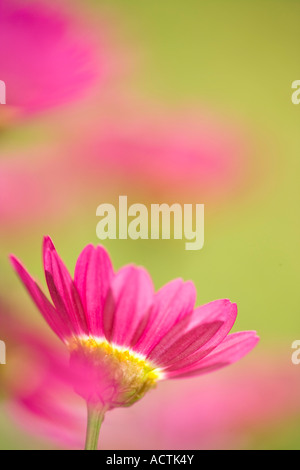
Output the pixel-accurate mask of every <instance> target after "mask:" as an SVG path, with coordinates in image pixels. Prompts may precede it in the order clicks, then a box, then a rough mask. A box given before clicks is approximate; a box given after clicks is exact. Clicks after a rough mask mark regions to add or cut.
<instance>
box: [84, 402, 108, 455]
mask: <svg viewBox="0 0 300 470" xmlns="http://www.w3.org/2000/svg"><path fill="white" fill-rule="evenodd" d="M87 410H88V422H87V430H86V441H85V450H97V448H98V441H99V433H100V428H101V424H102V423H103V420H104V415H105V411H106V410H105V408H104V407H102V406H100V405H95V404H93V403H88V404H87Z"/></svg>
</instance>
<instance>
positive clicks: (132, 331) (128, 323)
mask: <svg viewBox="0 0 300 470" xmlns="http://www.w3.org/2000/svg"><path fill="white" fill-rule="evenodd" d="M43 259H44V269H45V276H46V282H47V285H48V288H49V292H50V295H51V298H52V301H53V303H51V302H50V301H49V300H48V299H47V298H46V296H45V295H44V294H43V292H42V291H41V289H40V288H39V286H38V285H37V283H36V281H35V280H34V279H33V278H32V277H31V276H30V275H29V273H28V272H27V271H26V270H25V268H24V267H23V266H22V264H21V263H20V262H19V261H18V260H17V259H16V258H15V257H13V256H12V257H11V260H12V264H13V266H14V268H15V270H16V271H17V273H18V274H19V276H20V278H21V280H22V281H23V283H24V285H25V286H26V288H27V290H28V292H29V293H30V295H31V297H32V299H33V300H34V302H35V303H36V305H37V307H38V308H39V310H40V311H41V313H42V314H43V316H44V317H45V319H46V321H47V322H48V324H49V325H50V327H51V328H52V329H53V331H54V332H55V333H56V334H57V335H58V336H59V338H60V339H61V340H62V341H63V342H64V343H65V344H66V346H67V348H68V349H69V351H70V356H71V365H73V367H74V369H76V370H77V371H79V373H80V374H81V373H82V375H83V377H82V378H83V380H81V381H80V380H77V381H76V387H75V388H76V391H77V392H78V393H79V394H80V395H81V396H83V397H84V398H85V399H86V400H87V401H88V402H89V403H93V404H97V403H99V404H101V405H102V406H104V407H105V408H106V409H109V408H114V407H117V406H128V405H131V404H132V403H134V402H136V401H137V400H139V399H140V398H141V397H142V396H143V395H144V394H145V393H146V392H147V391H148V390H149V389H151V388H153V387H154V386H155V385H156V383H157V382H158V381H159V380H163V379H169V378H179V377H180V378H181V377H191V376H195V375H201V374H204V373H207V372H210V371H213V370H216V369H219V368H221V367H223V366H226V365H228V364H231V363H233V362H235V361H237V360H239V359H240V358H241V357H243V356H244V355H245V354H247V353H248V352H249V351H250V350H251V349H252V348H253V347H254V346H255V345H256V344H257V342H258V337H257V335H256V333H255V332H253V331H246V332H240V333H234V334H231V335H228V333H229V331H230V330H231V328H232V326H233V324H234V322H235V319H236V314H237V306H236V304H233V303H231V302H230V301H229V300H217V301H214V302H211V303H209V304H206V305H203V306H201V307H197V308H195V299H196V291H195V287H194V285H193V283H192V282H183V281H182V280H181V279H175V280H173V281H171V282H169V283H168V284H166V285H165V286H164V287H162V288H161V289H160V290H159V291H158V292H157V293H155V292H154V288H153V284H152V281H151V278H150V276H149V275H148V273H147V272H146V270H145V269H143V268H140V267H136V266H133V265H129V266H125V267H123V268H121V269H120V270H119V271H118V272H116V273H115V272H114V271H113V267H112V263H111V261H110V258H109V255H108V253H107V252H106V251H105V249H104V248H103V247H101V246H98V247H94V246H92V245H88V246H87V247H86V248H85V249H84V250H83V251H82V253H81V254H80V256H79V258H78V260H77V263H76V267H75V274H74V279H72V277H71V275H70V274H69V272H68V270H67V269H66V267H65V265H64V264H63V262H62V260H61V259H60V257H59V256H58V254H57V252H56V250H55V247H54V245H53V243H52V241H51V240H50V238H49V237H46V238H45V239H44V247H43Z"/></svg>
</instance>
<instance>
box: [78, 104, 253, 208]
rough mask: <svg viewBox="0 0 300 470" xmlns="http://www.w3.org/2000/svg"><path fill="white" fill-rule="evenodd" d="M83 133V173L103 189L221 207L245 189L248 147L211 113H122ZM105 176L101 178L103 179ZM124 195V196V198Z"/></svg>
mask: <svg viewBox="0 0 300 470" xmlns="http://www.w3.org/2000/svg"><path fill="white" fill-rule="evenodd" d="M115 113H116V115H110V114H108V116H105V117H104V119H103V120H102V121H100V122H99V126H98V128H97V130H96V131H94V134H93V132H89V133H87V134H88V135H87V137H86V139H85V140H84V139H83V144H82V146H81V147H79V152H80V154H79V153H78V149H76V150H75V152H74V153H75V154H76V153H77V155H79V161H80V162H81V165H82V171H86V172H89V177H90V180H91V181H93V180H94V179H97V183H98V185H99V182H100V181H101V185H103V184H104V185H105V184H106V183H105V180H106V178H107V181H108V183H107V184H108V186H111V185H112V184H113V181H115V185H116V186H117V185H119V187H120V188H121V190H122V191H127V193H128V192H130V191H131V188H132V186H133V187H134V189H135V191H137V189H139V190H140V191H142V194H144V193H145V192H148V193H150V194H151V195H152V197H155V198H157V197H162V196H164V197H167V198H169V197H173V198H174V197H177V198H178V197H180V198H182V197H185V198H186V199H187V198H188V197H189V196H190V195H193V196H195V195H198V197H201V202H202V201H203V202H205V201H207V200H209V201H210V202H211V201H215V200H218V201H221V200H223V198H226V197H229V196H232V195H234V194H236V193H237V192H241V191H242V190H243V188H244V189H245V187H246V186H247V181H248V179H249V178H250V179H251V175H249V171H250V170H249V168H250V167H251V165H250V162H249V159H248V158H247V157H248V150H249V144H248V143H247V139H246V137H245V135H243V132H242V130H241V128H240V127H239V126H238V125H234V124H231V123H230V122H226V121H225V118H223V119H222V118H217V117H215V116H213V114H212V113H211V112H210V113H209V112H203V113H201V112H199V111H198V112H192V111H190V112H186V111H185V112H182V113H181V112H179V111H174V112H173V113H172V112H171V111H169V112H165V111H164V112H162V111H160V110H158V109H157V110H156V111H151V108H150V110H149V111H148V112H147V111H146V110H145V109H144V107H142V108H141V107H139V106H137V107H135V105H134V103H133V104H132V109H127V107H126V106H125V108H124V109H122V108H121V109H120V110H119V113H118V114H117V111H116V110H115ZM104 176H105V178H104ZM127 193H126V194H127Z"/></svg>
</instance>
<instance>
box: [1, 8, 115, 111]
mask: <svg viewBox="0 0 300 470" xmlns="http://www.w3.org/2000/svg"><path fill="white" fill-rule="evenodd" d="M58 5H59V6H58ZM97 54H98V56H97ZM0 64H1V65H0V79H1V80H3V81H4V82H5V83H6V93H7V104H6V106H2V107H1V108H0V113H2V114H3V113H8V114H10V115H15V117H20V116H25V115H31V114H33V113H36V112H38V111H42V110H45V109H48V108H52V107H55V106H58V105H62V104H65V103H69V102H71V101H73V100H74V99H75V98H78V97H80V96H81V95H83V93H84V92H86V91H87V89H88V88H89V87H90V86H91V85H92V84H94V83H95V82H96V81H97V80H98V81H99V80H103V79H104V77H105V76H106V74H107V70H106V69H107V64H106V57H105V51H102V55H101V53H100V54H99V51H98V50H97V47H96V44H95V41H94V39H92V36H91V33H90V32H89V28H88V26H87V25H84V24H83V22H82V20H79V19H78V18H76V17H74V16H73V15H71V14H70V13H69V12H68V10H67V9H66V8H64V3H63V2H61V4H59V3H58V2H55V3H54V4H53V2H47V1H44V0H43V1H36V0H29V1H26V2H23V1H21V0H1V2H0ZM4 117H5V114H4ZM10 117H11V116H10ZM2 120H4V118H2Z"/></svg>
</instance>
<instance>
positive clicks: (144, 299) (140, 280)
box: [103, 265, 154, 347]
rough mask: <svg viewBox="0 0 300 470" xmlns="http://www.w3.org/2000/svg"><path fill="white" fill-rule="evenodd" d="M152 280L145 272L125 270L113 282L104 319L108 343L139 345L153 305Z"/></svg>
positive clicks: (126, 268)
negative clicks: (137, 339)
mask: <svg viewBox="0 0 300 470" xmlns="http://www.w3.org/2000/svg"><path fill="white" fill-rule="evenodd" d="M153 298H154V288H153V284H152V280H151V278H150V276H149V274H148V273H147V271H146V270H145V269H143V268H138V267H136V266H131V265H130V266H125V267H124V268H122V269H120V270H119V271H118V273H117V274H116V277H115V279H114V280H113V282H112V285H111V288H110V291H109V294H108V297H107V301H106V304H105V311H104V316H103V321H104V333H105V336H106V338H107V340H108V341H110V342H113V343H116V344H118V345H120V346H127V347H130V346H132V345H134V343H135V342H136V337H137V335H140V334H139V331H140V330H141V325H143V323H144V320H145V319H147V317H146V313H147V311H148V309H149V307H150V305H151V303H152V302H153Z"/></svg>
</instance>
